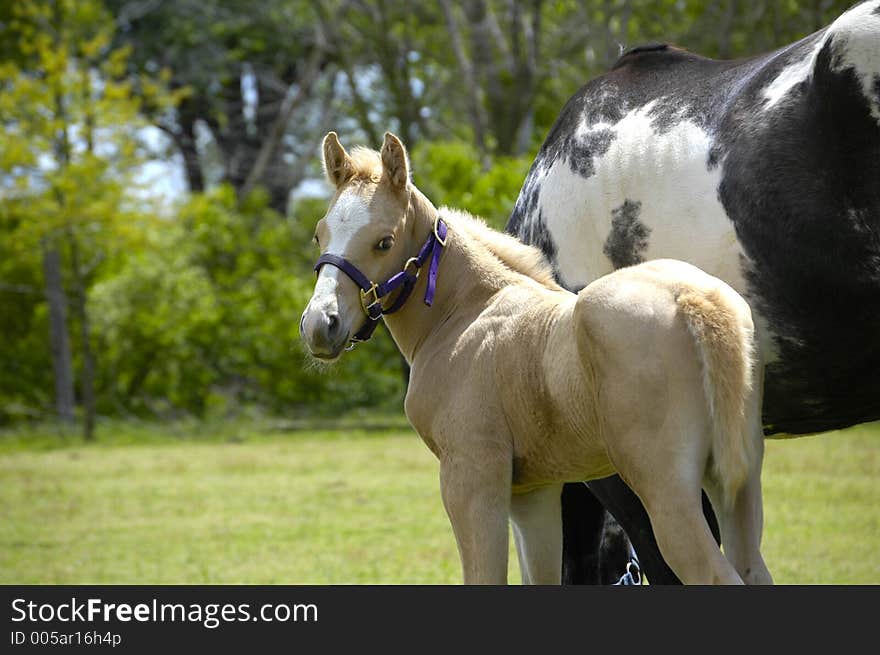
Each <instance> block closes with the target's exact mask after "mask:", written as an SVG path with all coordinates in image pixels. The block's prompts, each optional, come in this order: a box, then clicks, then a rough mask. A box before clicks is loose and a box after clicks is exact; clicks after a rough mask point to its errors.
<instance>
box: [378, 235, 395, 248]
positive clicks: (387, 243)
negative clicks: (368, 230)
mask: <svg viewBox="0 0 880 655" xmlns="http://www.w3.org/2000/svg"><path fill="white" fill-rule="evenodd" d="M393 245H394V237H385V238H384V239H382V240H381V241H379V243H377V244H376V250H391V246H393Z"/></svg>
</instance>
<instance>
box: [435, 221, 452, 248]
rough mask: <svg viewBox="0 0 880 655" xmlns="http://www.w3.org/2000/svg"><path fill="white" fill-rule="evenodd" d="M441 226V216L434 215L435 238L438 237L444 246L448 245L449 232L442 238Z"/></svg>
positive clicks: (438, 241) (438, 240)
mask: <svg viewBox="0 0 880 655" xmlns="http://www.w3.org/2000/svg"><path fill="white" fill-rule="evenodd" d="M439 226H440V216H439V215H437V216H435V217H434V238H435V239H437V243H439V244H440V245H441V246H442V247H444V248H445V247H446V239H448V238H449V232H447V233H446V237H445V238H443V239H441V238H440V230H439V229H438V228H439Z"/></svg>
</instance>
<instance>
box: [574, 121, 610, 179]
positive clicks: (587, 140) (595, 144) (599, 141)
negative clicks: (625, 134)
mask: <svg viewBox="0 0 880 655" xmlns="http://www.w3.org/2000/svg"><path fill="white" fill-rule="evenodd" d="M615 136H616V135H615V133H614V130H611V129H609V128H600V129H597V130H593V131H591V132H589V133H587V134H586V135H585V136H581V137H579V136H572V137H571V138H569V139H568V140H567V141H568V142H567V143H566V147H565V154H566V158H567V159H568V165H569V166H570V167H571V170H572V172H573V173H576V174H578V175H580V176H581V177H585V178H588V177H592V176H593V175H594V174H595V172H596V166H595V163H594V159H595V158H596V157H601V156H602V155H604V154H605V153H606V152H608V149H609V148H610V147H611V144H612V143H613V142H614V138H615Z"/></svg>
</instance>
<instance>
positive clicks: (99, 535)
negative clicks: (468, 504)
mask: <svg viewBox="0 0 880 655" xmlns="http://www.w3.org/2000/svg"><path fill="white" fill-rule="evenodd" d="M373 427H374V429H370V430H363V429H355V428H341V427H336V428H333V429H331V428H321V427H316V428H312V429H308V428H305V427H304V426H296V425H292V426H291V425H288V426H284V427H282V428H278V427H276V428H267V427H266V426H260V427H247V426H243V425H239V424H234V425H231V426H230V425H225V426H215V427H211V428H209V427H201V428H200V427H196V426H188V427H185V428H180V427H174V428H164V431H163V428H161V427H157V426H152V427H150V426H129V425H121V426H104V427H103V429H102V431H101V433H100V438H99V442H98V443H96V444H90V445H87V446H86V445H83V444H82V443H81V442H79V441H78V440H76V439H74V438H63V437H59V436H58V435H55V434H51V433H29V434H22V433H13V434H4V435H0V583H7V584H8V583H49V584H80V583H109V584H127V583H142V584H163V583H164V584H170V583H179V584H195V583H212V584H213V583H231V584H237V583H255V584H271V583H284V584H313V583H314V584H347V583H379V584H384V583H403V584H409V583H420V584H434V583H458V582H459V580H460V573H459V564H458V555H457V552H456V548H455V543H454V540H453V537H452V532H451V529H450V527H449V524H448V521H447V518H446V515H445V513H444V511H443V507H442V505H441V501H440V494H439V487H438V479H437V463H436V461H435V460H434V459H433V456H432V455H431V454H430V453H429V451H428V450H427V449H426V448H425V446H424V445H423V444H422V443H421V441H420V440H419V439H418V437H417V436H416V435H415V434H414V433H412V432H411V431H410V430H409V429H407V427H406V426H405V424H403V423H402V422H401V421H400V420H399V419H396V420H393V421H392V422H391V424H390V425H384V426H382V425H374V426H373ZM878 475H880V426H867V427H860V428H855V429H851V430H848V431H844V432H840V433H834V434H829V435H822V436H820V437H808V438H802V439H799V440H795V441H785V442H779V441H771V442H768V445H767V454H766V459H765V468H764V498H765V538H764V549H763V551H764V555H765V558H766V560H767V563H768V566H769V567H770V570H771V572H772V573H773V575H774V577H775V579H776V581H777V582H778V583H783V584H792V583H822V584H825V583H840V584H850V583H873V584H877V583H880V480H878ZM510 570H511V575H510V580H511V582H517V581H518V580H519V573H518V571H517V569H516V565H515V563H514V561H513V558H512V559H511V569H510Z"/></svg>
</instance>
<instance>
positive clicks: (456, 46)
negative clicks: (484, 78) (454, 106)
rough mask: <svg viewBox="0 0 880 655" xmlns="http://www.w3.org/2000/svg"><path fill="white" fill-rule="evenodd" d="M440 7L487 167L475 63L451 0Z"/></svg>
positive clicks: (476, 138)
mask: <svg viewBox="0 0 880 655" xmlns="http://www.w3.org/2000/svg"><path fill="white" fill-rule="evenodd" d="M440 7H441V9H442V10H443V16H444V18H445V19H446V30H447V31H448V32H449V41H450V44H451V45H452V51H453V53H454V54H455V60H456V61H457V62H458V68H459V70H460V72H461V76H462V78H463V82H464V85H465V95H466V96H467V102H468V113H469V114H470V120H471V129H472V130H473V131H474V141H476V146H477V151H478V152H479V153H480V156H481V157H482V159H483V162H482V163H483V168H487V167H488V164H489V158H488V148H487V145H486V123H487V118H486V116H485V114H484V112H483V108H482V106H481V105H480V87H479V86H478V84H477V78H476V75H475V73H474V67H473V64H472V63H471V60H470V59H468V56H467V53H466V52H465V49H464V43H463V39H462V37H461V32H460V30H459V29H458V23H457V22H456V20H455V15H454V14H453V13H452V5H451V3H450V2H449V0H441V2H440Z"/></svg>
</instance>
